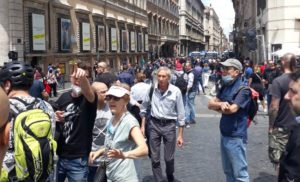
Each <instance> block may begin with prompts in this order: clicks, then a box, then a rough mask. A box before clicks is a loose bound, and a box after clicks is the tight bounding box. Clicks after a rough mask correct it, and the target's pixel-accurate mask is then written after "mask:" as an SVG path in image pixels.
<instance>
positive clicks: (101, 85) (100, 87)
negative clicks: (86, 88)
mask: <svg viewBox="0 0 300 182" xmlns="http://www.w3.org/2000/svg"><path fill="white" fill-rule="evenodd" d="M92 88H93V89H94V91H96V92H97V91H98V90H103V89H106V90H107V89H108V88H107V86H106V84H105V83H102V82H94V83H93V84H92Z"/></svg>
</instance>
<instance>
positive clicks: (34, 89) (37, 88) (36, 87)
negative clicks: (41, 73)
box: [29, 80, 45, 99]
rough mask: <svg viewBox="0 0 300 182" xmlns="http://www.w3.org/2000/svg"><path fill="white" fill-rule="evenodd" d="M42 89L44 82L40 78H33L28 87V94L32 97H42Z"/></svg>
mask: <svg viewBox="0 0 300 182" xmlns="http://www.w3.org/2000/svg"><path fill="white" fill-rule="evenodd" d="M44 90H45V88H44V84H43V83H42V82H41V81H40V80H34V81H33V83H32V85H31V87H30V89H29V94H30V95H31V96H32V97H37V98H40V99H43V96H42V92H43V91H44Z"/></svg>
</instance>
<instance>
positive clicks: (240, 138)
mask: <svg viewBox="0 0 300 182" xmlns="http://www.w3.org/2000/svg"><path fill="white" fill-rule="evenodd" d="M220 64H222V66H223V67H222V81H223V86H222V88H221V90H220V92H219V93H218V94H217V96H216V97H214V98H212V99H210V100H209V102H208V108H209V109H211V110H214V111H217V112H220V113H221V114H222V117H221V120H220V131H221V157H222V165H223V171H224V173H225V175H226V181H227V182H235V181H240V182H249V174H248V164H247V158H246V143H247V119H248V114H247V113H248V107H249V104H250V99H251V91H250V89H241V88H242V86H243V81H242V76H241V74H242V71H243V66H242V64H241V63H240V61H239V60H237V59H227V60H226V61H225V62H221V63H220Z"/></svg>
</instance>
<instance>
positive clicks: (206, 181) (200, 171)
mask: <svg viewBox="0 0 300 182" xmlns="http://www.w3.org/2000/svg"><path fill="white" fill-rule="evenodd" d="M209 97H210V96H204V95H200V96H197V97H196V101H195V103H196V113H197V115H196V116H197V118H196V122H197V124H195V125H192V126H191V128H189V129H185V130H184V140H185V145H184V147H183V148H182V149H179V148H177V149H176V154H175V178H176V180H177V181H181V182H202V181H203V182H223V181H225V175H224V174H223V171H222V164H221V155H220V148H219V144H220V142H219V141H220V140H219V139H220V132H219V119H220V115H219V114H217V113H216V112H213V111H210V110H208V109H207V101H208V98H209ZM257 121H258V124H257V125H252V126H251V127H250V128H249V130H248V131H249V132H248V138H249V140H248V145H247V157H248V165H249V173H250V180H251V181H253V182H273V181H276V180H277V178H276V176H275V172H274V170H273V167H272V165H271V164H270V162H269V160H268V156H267V146H268V142H267V141H268V140H267V127H268V120H267V116H266V115H264V114H263V113H259V114H258V116H257ZM161 154H162V155H161V158H162V159H161V160H162V161H163V153H161ZM162 165H163V168H162V169H163V171H164V169H165V167H164V162H162ZM164 175H165V173H164ZM140 181H143V182H152V181H154V180H153V175H152V170H151V162H150V160H149V159H148V158H144V159H143V160H142V170H141V179H140Z"/></svg>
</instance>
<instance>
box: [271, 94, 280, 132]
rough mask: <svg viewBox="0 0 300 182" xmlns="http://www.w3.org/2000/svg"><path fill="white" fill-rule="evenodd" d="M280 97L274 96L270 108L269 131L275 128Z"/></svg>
mask: <svg viewBox="0 0 300 182" xmlns="http://www.w3.org/2000/svg"><path fill="white" fill-rule="evenodd" d="M279 104H280V98H278V97H276V96H272V99H271V104H270V108H269V132H271V131H272V130H273V127H274V123H275V120H276V118H277V116H278V111H279Z"/></svg>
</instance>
